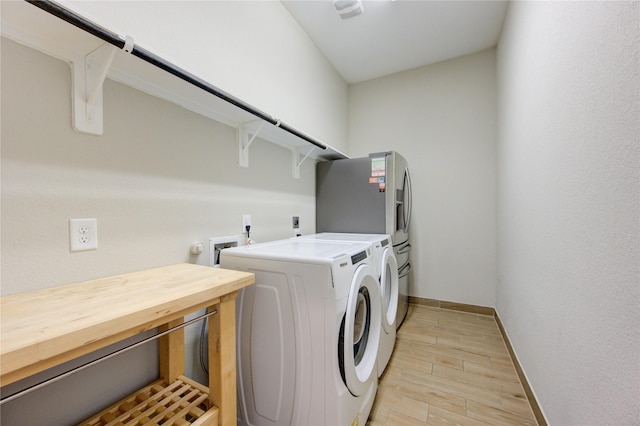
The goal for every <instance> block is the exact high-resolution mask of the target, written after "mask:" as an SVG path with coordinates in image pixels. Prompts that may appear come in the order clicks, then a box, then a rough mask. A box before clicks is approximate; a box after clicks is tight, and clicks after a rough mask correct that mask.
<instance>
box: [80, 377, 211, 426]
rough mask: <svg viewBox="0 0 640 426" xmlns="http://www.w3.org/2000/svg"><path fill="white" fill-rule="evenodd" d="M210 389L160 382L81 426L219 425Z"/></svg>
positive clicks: (189, 382)
mask: <svg viewBox="0 0 640 426" xmlns="http://www.w3.org/2000/svg"><path fill="white" fill-rule="evenodd" d="M208 399H209V389H208V388H206V387H204V386H202V385H200V384H199V383H197V382H194V381H192V380H190V379H188V378H186V377H184V376H180V377H178V379H176V380H175V381H174V382H173V383H171V384H170V385H167V382H166V381H165V380H163V379H160V380H158V381H156V382H154V383H152V384H150V385H149V386H146V387H145V388H143V389H140V390H139V391H137V392H135V393H133V394H132V395H129V396H128V397H126V398H124V399H122V400H121V401H119V402H117V403H116V404H113V405H112V406H111V407H109V408H107V409H105V410H103V411H101V412H99V413H98V414H96V415H95V416H93V417H92V418H90V419H89V420H86V421H84V422H82V423H80V426H129V425H132V426H133V425H138V424H153V425H163V426H164V425H177V426H183V425H204V424H207V422H210V424H217V423H218V422H217V418H218V409H217V408H214V409H213V410H210V408H211V407H209V406H208V402H209V401H208Z"/></svg>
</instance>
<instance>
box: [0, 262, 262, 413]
mask: <svg viewBox="0 0 640 426" xmlns="http://www.w3.org/2000/svg"><path fill="white" fill-rule="evenodd" d="M253 282H254V275H253V274H251V273H246V272H239V271H231V270H225V269H219V268H210V267H207V266H200V265H191V264H177V265H170V266H165V267H160V268H154V269H149V270H144V271H139V272H133V273H128V274H122V275H116V276H112V277H106V278H101V279H97V280H92V281H86V282H81V283H76V284H69V285H64V286H59V287H54V288H49V289H43V290H38V291H33V292H28V293H22V294H16V295H12V296H5V297H2V298H0V319H1V321H0V323H1V324H0V374H1V377H0V381H1V382H2V384H3V385H7V384H10V383H13V382H15V381H18V380H21V379H23V378H26V377H28V376H31V375H33V374H35V373H38V372H40V371H43V370H45V369H48V368H51V367H54V366H57V365H60V364H62V363H64V362H66V361H69V360H72V359H74V358H77V357H79V356H81V355H85V354H87V353H90V352H93V351H95V350H97V349H100V348H103V347H105V346H107V345H110V344H112V343H115V342H118V341H121V340H123V339H125V338H127V337H131V336H134V335H136V334H139V333H141V332H143V331H146V330H149V329H152V328H155V327H159V330H160V331H165V330H168V329H171V328H173V327H176V326H179V325H180V324H182V323H183V322H184V316H185V315H186V314H189V313H192V312H195V311H198V310H200V309H203V308H207V309H208V310H209V312H212V311H214V310H215V311H216V312H217V313H216V314H215V315H213V316H211V317H210V318H209V337H208V343H209V348H210V349H209V388H208V389H207V388H206V387H204V386H201V385H197V384H195V382H191V381H189V380H188V379H186V378H185V377H183V374H184V329H179V330H177V331H173V332H171V333H170V334H167V335H166V336H163V337H161V338H160V344H159V350H160V372H159V375H160V377H161V379H162V381H163V382H164V383H165V384H168V386H174V384H175V383H176V382H177V381H178V382H180V383H187V384H189V385H190V386H192V387H193V389H194V391H195V392H200V394H199V398H204V399H203V401H204V402H203V404H204V405H203V406H204V407H205V408H206V409H207V410H209V411H206V410H204V411H206V413H207V414H206V415H203V416H202V418H199V419H198V420H197V422H196V423H194V424H235V418H236V407H235V404H236V400H235V398H236V396H235V394H236V391H235V386H236V383H235V371H236V370H235V298H236V295H237V291H238V290H240V289H242V288H244V287H246V286H248V285H251V284H253ZM195 385H197V386H195ZM154 386H157V385H154ZM149 389H151V390H153V389H155V388H153V387H152V388H149ZM158 392H160V391H158ZM163 392H164V391H163ZM161 393H162V392H161ZM155 394H157V392H156V393H155ZM162 394H164V393H162ZM138 395H139V394H136V395H135V396H134V399H135V398H137V397H138ZM174 397H175V396H173V397H172V400H173V399H175V398H174ZM139 402H140V401H139ZM174 402H176V401H174ZM140 403H141V402H140ZM180 404H182V403H179V404H178V405H180ZM198 404H200V402H198ZM198 404H196V405H198ZM156 408H157V407H156ZM183 408H185V407H182V408H180V410H182V409H183ZM196 408H197V407H196ZM196 408H194V409H193V410H194V411H193V412H192V414H190V417H189V416H186V417H185V419H186V418H187V417H189V418H193V417H194V416H193V413H197V412H198V409H199V410H202V408H198V409H196ZM118 410H119V409H118ZM218 410H219V413H218ZM142 411H144V410H142ZM144 412H145V413H146V411H144ZM165 414H168V412H167V413H165ZM176 415H177V414H176ZM163 416H165V415H164V414H163ZM218 417H219V419H218ZM214 418H215V419H218V420H214ZM203 419H204V420H203ZM185 421H186V420H185ZM96 424H100V423H96ZM113 424H117V423H113ZM125 424H126V423H125ZM159 424H174V423H167V420H166V419H165V420H163V423H159ZM175 424H184V422H182V423H180V422H177V423H175Z"/></svg>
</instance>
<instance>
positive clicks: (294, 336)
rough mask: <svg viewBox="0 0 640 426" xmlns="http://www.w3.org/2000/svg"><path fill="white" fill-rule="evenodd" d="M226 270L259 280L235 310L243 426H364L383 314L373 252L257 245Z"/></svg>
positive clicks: (318, 245) (229, 258) (235, 254)
mask: <svg viewBox="0 0 640 426" xmlns="http://www.w3.org/2000/svg"><path fill="white" fill-rule="evenodd" d="M221 267H223V268H229V269H237V270H243V271H249V272H253V273H255V275H256V280H255V284H254V285H252V286H250V287H247V288H245V289H243V290H241V291H240V292H239V294H238V299H237V302H236V319H237V360H238V363H237V377H238V424H240V425H351V424H353V425H364V424H365V423H366V421H367V418H368V417H369V413H370V411H371V406H372V405H373V400H374V398H375V394H376V391H377V389H378V378H377V353H378V347H379V341H380V327H381V321H380V316H381V314H382V313H381V308H380V306H381V302H380V290H379V285H378V281H377V279H376V276H375V271H374V269H373V266H372V264H371V248H370V244H368V243H353V242H346V241H320V240H318V241H314V240H302V239H292V240H282V241H275V242H270V243H263V244H254V245H249V246H243V247H237V248H230V249H225V250H223V251H222V253H221Z"/></svg>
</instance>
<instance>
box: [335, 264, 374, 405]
mask: <svg viewBox="0 0 640 426" xmlns="http://www.w3.org/2000/svg"><path fill="white" fill-rule="evenodd" d="M381 305H382V301H381V299H380V288H379V284H378V280H377V279H376V277H375V276H374V271H373V268H372V267H371V266H369V265H362V266H360V267H358V269H357V270H356V273H355V274H354V278H353V281H352V283H351V288H350V289H349V296H348V298H347V306H346V313H345V315H344V318H343V321H342V324H341V327H340V337H339V340H338V357H339V361H340V373H341V375H342V379H343V380H344V383H345V385H346V386H347V388H348V389H349V392H351V393H352V394H353V395H354V396H360V395H362V394H363V393H365V392H366V391H367V389H368V387H369V386H370V380H371V378H372V377H373V376H375V378H376V379H377V354H378V347H379V345H380V327H381V322H382V321H381V315H382V309H381Z"/></svg>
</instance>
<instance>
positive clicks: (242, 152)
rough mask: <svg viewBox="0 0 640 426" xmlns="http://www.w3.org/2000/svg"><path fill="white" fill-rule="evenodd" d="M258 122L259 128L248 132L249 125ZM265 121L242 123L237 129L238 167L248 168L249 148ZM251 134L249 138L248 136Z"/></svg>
mask: <svg viewBox="0 0 640 426" xmlns="http://www.w3.org/2000/svg"><path fill="white" fill-rule="evenodd" d="M257 122H260V126H259V127H258V128H257V129H256V130H255V131H253V132H251V131H250V130H249V125H250V124H255V123H257ZM266 123H267V122H266V121H262V120H256V121H250V122H247V123H242V124H241V125H240V128H239V129H238V164H239V165H240V167H249V146H250V145H251V144H252V143H253V141H254V140H256V137H258V134H259V133H260V131H261V130H262V128H263V127H264V125H265V124H266ZM250 133H253V134H252V135H251V137H249V134H250Z"/></svg>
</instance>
